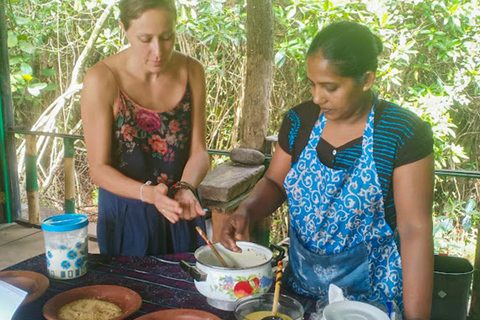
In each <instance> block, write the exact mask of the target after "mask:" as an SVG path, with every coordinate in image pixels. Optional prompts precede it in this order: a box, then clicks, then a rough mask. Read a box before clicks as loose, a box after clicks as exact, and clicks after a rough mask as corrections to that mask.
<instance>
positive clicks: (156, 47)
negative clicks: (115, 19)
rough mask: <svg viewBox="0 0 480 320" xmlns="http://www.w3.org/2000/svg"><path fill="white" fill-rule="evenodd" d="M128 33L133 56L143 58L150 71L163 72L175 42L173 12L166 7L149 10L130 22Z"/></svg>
mask: <svg viewBox="0 0 480 320" xmlns="http://www.w3.org/2000/svg"><path fill="white" fill-rule="evenodd" d="M126 35H127V38H128V40H129V42H130V44H131V50H132V51H133V57H138V58H139V59H142V61H143V64H144V65H145V66H146V67H147V69H148V70H149V71H150V72H153V73H156V72H161V71H162V70H164V69H165V68H166V67H167V66H168V62H169V61H170V58H171V56H172V52H173V49H174V44H175V19H174V15H173V14H172V13H170V12H168V11H166V10H164V9H151V10H147V11H145V12H144V13H143V14H142V15H141V16H140V17H139V18H138V19H135V20H132V21H131V22H130V27H129V28H128V30H126Z"/></svg>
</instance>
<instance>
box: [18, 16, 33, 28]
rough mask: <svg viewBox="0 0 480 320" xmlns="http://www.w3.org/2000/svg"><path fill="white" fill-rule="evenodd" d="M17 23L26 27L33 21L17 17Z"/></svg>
mask: <svg viewBox="0 0 480 320" xmlns="http://www.w3.org/2000/svg"><path fill="white" fill-rule="evenodd" d="M15 21H16V22H17V24H18V25H19V26H23V25H26V24H29V23H30V22H31V21H30V19H29V18H24V17H18V16H17V17H15Z"/></svg>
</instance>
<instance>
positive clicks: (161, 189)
mask: <svg viewBox="0 0 480 320" xmlns="http://www.w3.org/2000/svg"><path fill="white" fill-rule="evenodd" d="M148 190H149V192H150V199H152V200H151V201H152V203H153V205H155V208H157V210H158V211H159V212H160V213H161V214H162V215H163V216H164V217H165V218H167V219H168V221H170V222H171V223H177V222H178V221H179V220H180V214H181V213H182V207H181V206H180V203H178V201H176V200H173V199H171V198H169V197H168V187H167V186H166V185H165V184H163V183H159V184H158V185H156V186H149V187H148Z"/></svg>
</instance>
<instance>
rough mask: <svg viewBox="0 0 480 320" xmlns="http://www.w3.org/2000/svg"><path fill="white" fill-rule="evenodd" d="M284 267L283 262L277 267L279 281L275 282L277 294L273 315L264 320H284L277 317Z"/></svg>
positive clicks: (274, 299) (263, 319) (274, 297)
mask: <svg viewBox="0 0 480 320" xmlns="http://www.w3.org/2000/svg"><path fill="white" fill-rule="evenodd" d="M282 267H283V262H282V260H280V261H278V267H277V279H276V282H275V293H274V295H273V307H272V315H271V316H266V317H263V318H262V320H283V318H282V317H279V316H277V310H278V299H279V298H280V285H281V284H282V271H283V270H282Z"/></svg>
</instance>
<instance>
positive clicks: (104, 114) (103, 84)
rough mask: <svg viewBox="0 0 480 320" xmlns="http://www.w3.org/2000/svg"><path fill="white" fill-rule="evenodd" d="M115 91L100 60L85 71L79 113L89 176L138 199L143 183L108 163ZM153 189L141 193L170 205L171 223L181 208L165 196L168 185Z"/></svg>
mask: <svg viewBox="0 0 480 320" xmlns="http://www.w3.org/2000/svg"><path fill="white" fill-rule="evenodd" d="M117 94H118V88H117V84H116V81H115V78H114V76H113V74H112V73H111V71H110V70H108V68H107V67H106V66H105V65H103V64H101V63H100V64H97V65H95V66H93V67H92V68H90V69H89V70H88V72H87V74H86V75H85V78H84V82H83V90H82V97H81V112H82V123H83V132H84V136H85V143H86V146H87V158H88V164H89V168H90V175H91V177H92V180H93V182H94V183H95V184H96V185H98V186H99V187H101V188H103V189H105V190H108V191H110V192H113V193H115V194H118V195H120V196H123V197H128V198H133V199H140V187H141V186H142V182H139V181H136V180H134V179H131V178H129V177H127V176H125V175H124V174H122V173H121V172H119V171H118V170H116V169H115V168H113V167H112V166H111V154H110V153H111V141H112V125H113V119H114V111H113V110H114V104H115V102H116V98H117ZM152 188H153V187H152ZM155 188H156V189H155V190H156V192H151V193H147V192H144V200H145V201H146V202H148V203H154V204H156V205H157V204H158V203H162V206H168V207H170V208H172V210H171V213H172V214H171V215H169V216H167V215H166V217H167V219H169V220H170V221H172V222H175V221H177V220H178V217H176V215H178V214H175V212H180V211H181V209H180V205H179V204H178V203H177V201H175V200H172V199H170V198H168V197H167V196H166V193H167V191H168V188H167V187H166V186H165V185H163V184H160V185H158V186H156V187H155ZM144 191H145V190H144ZM175 210H176V211H175Z"/></svg>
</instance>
